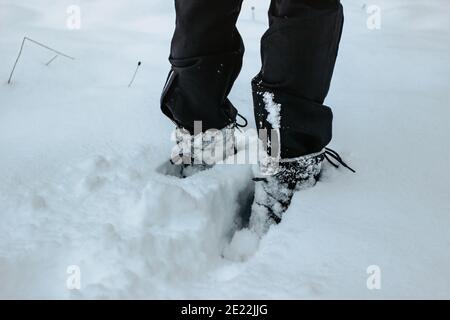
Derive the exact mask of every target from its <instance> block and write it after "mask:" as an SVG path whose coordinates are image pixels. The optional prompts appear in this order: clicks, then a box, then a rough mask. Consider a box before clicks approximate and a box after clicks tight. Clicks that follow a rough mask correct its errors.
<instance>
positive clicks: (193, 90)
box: [161, 0, 244, 177]
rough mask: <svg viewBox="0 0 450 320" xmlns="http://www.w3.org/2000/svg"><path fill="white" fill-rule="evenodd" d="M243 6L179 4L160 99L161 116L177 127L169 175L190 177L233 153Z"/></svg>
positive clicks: (232, 2) (219, 1)
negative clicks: (239, 22) (231, 96)
mask: <svg viewBox="0 0 450 320" xmlns="http://www.w3.org/2000/svg"><path fill="white" fill-rule="evenodd" d="M241 5H242V0H216V1H210V0H177V1H175V8H176V15H177V19H176V28H175V33H174V35H173V39H172V45H171V52H170V58H169V60H170V63H171V64H172V68H171V71H170V73H169V77H168V79H167V82H166V85H165V87H164V90H163V94H162V98H161V109H162V111H163V112H164V114H165V115H166V116H168V117H169V118H170V119H171V120H172V121H173V122H175V124H176V126H177V130H176V132H175V141H176V145H175V147H174V149H173V151H172V157H171V165H169V168H168V169H169V170H166V173H167V171H169V172H170V173H172V174H175V175H177V176H180V177H186V176H189V175H192V174H193V173H195V172H198V171H200V170H203V169H205V168H209V167H210V166H211V165H213V164H214V163H216V162H218V161H221V160H224V159H225V158H226V157H228V156H230V155H232V154H234V153H235V145H234V128H235V127H236V126H237V124H236V116H237V110H236V109H235V108H234V106H233V105H232V104H231V102H230V101H229V100H228V98H227V96H228V94H229V92H230V90H231V87H232V85H233V83H234V81H235V80H236V78H237V76H238V74H239V72H240V70H241V66H242V56H243V54H244V45H243V43H242V39H241V36H240V34H239V32H238V31H237V29H236V26H235V25H236V20H237V17H238V15H239V12H240V10H241ZM198 123H200V126H198ZM196 124H197V125H196ZM198 128H200V130H198ZM174 165H175V166H174ZM174 170H175V172H174Z"/></svg>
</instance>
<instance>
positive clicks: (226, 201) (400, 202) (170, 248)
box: [0, 0, 450, 299]
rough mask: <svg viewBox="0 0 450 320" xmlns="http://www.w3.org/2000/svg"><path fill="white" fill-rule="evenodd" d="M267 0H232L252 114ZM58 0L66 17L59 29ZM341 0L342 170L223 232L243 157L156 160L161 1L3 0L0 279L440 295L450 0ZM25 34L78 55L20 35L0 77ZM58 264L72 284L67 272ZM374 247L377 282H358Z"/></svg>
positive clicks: (31, 293) (164, 50) (243, 98)
mask: <svg viewBox="0 0 450 320" xmlns="http://www.w3.org/2000/svg"><path fill="white" fill-rule="evenodd" d="M267 2H268V1H262V0H253V1H252V0H246V1H244V6H243V10H242V14H241V18H240V20H239V28H240V30H241V32H242V35H243V37H244V40H245V42H246V47H247V51H246V55H245V61H244V68H243V70H242V73H241V76H240V77H239V79H238V80H237V82H236V85H235V87H234V89H233V91H232V93H231V100H232V101H233V102H234V103H235V105H236V106H238V108H239V110H240V112H241V113H242V114H243V115H244V116H246V117H247V118H249V119H252V113H253V111H252V102H251V101H252V99H251V92H250V79H251V78H252V77H253V76H254V75H256V74H257V72H258V69H259V67H260V58H259V39H260V37H261V35H262V34H263V32H264V31H265V29H266V25H267V24H266V14H265V12H266V10H267V6H268V3H267ZM73 4H76V5H79V6H80V7H81V10H82V28H81V30H68V29H67V28H66V19H67V14H66V9H67V7H68V6H69V5H73ZM343 4H344V6H345V13H346V27H345V30H344V35H343V38H342V45H341V50H340V56H339V60H338V64H337V67H336V72H335V77H334V80H333V84H332V88H331V92H330V95H329V98H328V100H327V103H328V104H329V105H331V106H333V110H334V113H335V131H334V140H333V144H332V145H333V147H334V148H335V149H337V150H338V151H340V153H341V155H342V156H343V158H344V159H345V160H347V161H348V162H349V164H350V165H351V166H352V167H355V169H357V174H355V175H354V174H351V173H347V171H345V170H334V169H333V168H330V167H327V168H325V172H324V178H323V181H322V182H320V183H319V184H318V185H317V186H316V187H315V188H313V189H309V190H304V191H301V192H299V193H297V194H296V195H295V196H294V199H293V204H292V206H291V208H290V209H289V210H288V212H287V213H286V215H285V219H284V221H283V222H282V224H280V225H279V226H276V227H274V228H272V229H271V230H270V231H269V233H268V234H267V235H266V236H265V237H264V238H263V239H262V240H261V241H260V242H259V243H258V242H255V239H254V238H253V237H252V236H251V235H250V234H249V233H248V231H246V230H245V229H244V230H242V231H238V233H237V235H236V236H234V238H233V241H232V242H231V244H229V242H230V240H231V239H232V236H233V232H234V231H236V230H237V229H238V228H239V225H240V224H239V221H237V220H236V216H239V215H240V214H243V213H244V212H245V211H246V210H245V209H246V208H247V207H248V201H251V194H252V188H253V185H252V183H251V177H252V168H250V167H249V166H242V165H240V166H230V165H222V166H220V165H219V166H216V167H215V168H213V169H211V170H208V171H206V172H202V173H199V174H197V175H194V176H192V177H190V178H188V179H185V180H180V179H177V178H176V177H171V176H166V175H162V174H161V173H159V172H158V170H157V168H158V167H159V166H160V165H161V163H163V161H164V160H166V159H168V157H169V156H170V151H171V149H172V146H173V142H172V141H170V134H171V131H172V129H173V126H172V124H171V122H170V121H167V120H166V119H164V118H163V116H162V115H161V114H160V111H159V96H160V92H161V89H162V87H163V85H164V81H165V79H166V76H167V72H168V68H169V65H168V63H167V56H168V46H169V43H170V38H171V34H172V32H173V23H174V13H173V4H172V2H171V1H166V0H131V1H130V0H128V1H124V0H123V1H118V0H116V1H107V0H95V1H87V0H70V1H67V0H61V1H58V2H55V1H50V0H39V1H32V0H20V1H17V0H14V1H13V0H0V48H1V50H0V61H2V63H1V64H0V79H1V84H0V297H1V298H288V299H297V298H306V299H322V298H364V299H379V298H450V250H449V249H450V232H449V229H450V197H449V191H450V170H449V169H448V164H449V162H450V149H449V147H448V141H449V137H450V136H449V124H450V123H449V117H450V110H449V99H450V90H449V89H450V88H449V84H450V54H449V52H450V41H449V40H450V24H449V20H448V12H449V10H450V2H449V1H447V0H433V1H427V0H376V1H374V2H373V3H365V2H364V1H361V0H344V1H343ZM365 4H367V5H369V4H376V5H379V6H380V7H381V9H382V11H381V13H382V15H381V18H382V24H381V29H380V30H369V29H368V28H367V27H366V20H367V17H368V14H367V13H366V8H367V5H366V6H364V5H365ZM251 6H255V7H256V12H255V16H256V20H255V21H253V20H252V14H251V9H250V8H251ZM24 36H28V37H30V38H32V39H35V40H37V41H41V42H43V43H45V44H47V45H49V46H51V47H54V48H55V49H58V50H61V51H63V52H64V53H67V54H69V55H72V56H74V57H75V58H76V59H75V60H74V61H71V60H68V59H64V58H61V57H59V58H57V59H56V60H55V61H53V62H52V63H51V64H50V65H49V66H46V65H45V63H46V62H47V61H49V60H50V59H51V58H52V57H53V54H51V53H50V52H48V51H47V50H45V49H43V48H40V47H38V46H35V45H33V44H30V43H28V44H26V45H25V49H24V52H23V55H22V57H21V60H20V62H19V65H18V68H17V70H16V73H15V75H14V78H13V85H11V86H10V85H7V84H6V81H7V79H8V77H9V73H10V70H11V68H12V65H13V63H14V60H15V58H16V56H17V53H18V50H19V46H20V43H21V41H22V38H23V37H24ZM139 60H142V66H141V68H140V70H139V72H138V74H137V76H136V79H135V82H134V85H133V86H132V87H131V88H128V87H127V85H128V83H129V81H130V79H131V77H132V75H133V72H134V70H135V67H136V63H137V61H139ZM252 126H253V127H254V124H252ZM240 212H241V213H240ZM71 265H76V266H79V268H80V271H81V290H68V288H67V286H66V280H67V278H68V277H69V275H68V274H67V272H66V271H67V268H68V266H71ZM371 265H377V266H379V267H380V270H381V285H382V287H381V290H368V288H367V286H366V281H367V278H368V276H369V275H368V274H367V272H366V270H367V268H368V267H369V266H371Z"/></svg>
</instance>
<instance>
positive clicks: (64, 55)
mask: <svg viewBox="0 0 450 320" xmlns="http://www.w3.org/2000/svg"><path fill="white" fill-rule="evenodd" d="M27 40H28V41H30V42H32V43H34V44H36V45H38V46H41V47H43V48H44V49H47V50H50V51H52V52H54V53H56V54H57V56H62V57H65V58H67V59H71V60H75V58H74V57H71V56H69V55H67V54H65V53H62V52H61V51H58V50H55V49H53V48H51V47H49V46H46V45H45V44H42V43H40V42H38V41H36V40H33V39H30V38H28V37H24V38H23V40H22V45H21V46H20V50H19V54H18V55H17V58H16V61H15V62H14V66H13V68H12V70H11V74H10V75H9V79H8V84H11V79H12V77H13V75H14V71H15V70H16V66H17V63H18V62H19V59H20V57H21V55H22V51H23V47H24V46H25V41H27ZM57 56H56V57H57ZM56 57H54V58H53V59H52V60H50V61H49V62H48V64H50V63H51V62H52V61H53V60H54V59H56ZM48 64H47V65H48Z"/></svg>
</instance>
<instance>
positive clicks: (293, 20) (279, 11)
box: [250, 0, 345, 235]
mask: <svg viewBox="0 0 450 320" xmlns="http://www.w3.org/2000/svg"><path fill="white" fill-rule="evenodd" d="M343 21H344V20H343V9H342V6H341V4H340V1H339V0H272V3H271V6H270V10H269V24H270V27H269V30H267V32H266V33H265V34H264V36H263V38H262V40H261V55H262V68H261V72H260V73H259V74H258V75H257V76H256V77H255V78H254V79H253V81H252V89H253V99H254V107H255V118H256V124H257V126H258V128H259V129H265V130H267V132H274V131H275V132H276V134H275V135H274V134H272V135H267V139H268V141H267V145H268V146H269V148H268V149H269V150H268V151H269V152H270V156H271V157H273V156H274V152H273V150H272V149H273V148H274V146H275V145H277V146H278V151H276V152H275V156H276V157H277V158H278V159H280V161H281V163H280V164H279V167H278V168H277V169H278V171H277V173H276V174H274V175H271V176H267V177H264V178H262V179H256V180H257V181H256V187H255V200H254V203H253V206H252V216H251V219H250V227H251V228H252V229H253V230H254V231H255V232H256V233H257V234H259V235H262V234H264V233H265V232H266V231H267V229H268V228H269V227H270V225H271V224H275V223H279V222H280V221H281V218H282V215H283V213H284V212H285V211H286V210H287V208H288V207H289V205H290V203H291V199H292V197H293V195H294V192H295V191H296V190H299V189H302V188H305V187H310V186H313V185H314V184H315V183H316V181H317V179H318V177H319V175H320V172H321V169H322V162H323V160H324V159H326V158H327V157H328V156H327V153H329V154H333V155H334V154H335V153H334V152H332V151H330V150H328V151H326V150H325V149H324V148H325V146H326V145H327V144H328V143H329V142H330V141H331V136H332V119H333V114H332V111H331V109H330V108H329V107H328V106H325V105H324V104H323V103H324V100H325V97H326V95H327V94H328V90H329V87H330V82H331V77H332V74H333V69H334V65H335V61H336V57H337V52H338V46H339V42H340V37H341V33H342V26H343ZM274 137H276V138H277V141H274ZM337 157H339V156H338V155H337ZM339 159H340V157H339ZM342 164H344V163H343V162H342ZM344 165H345V164H344Z"/></svg>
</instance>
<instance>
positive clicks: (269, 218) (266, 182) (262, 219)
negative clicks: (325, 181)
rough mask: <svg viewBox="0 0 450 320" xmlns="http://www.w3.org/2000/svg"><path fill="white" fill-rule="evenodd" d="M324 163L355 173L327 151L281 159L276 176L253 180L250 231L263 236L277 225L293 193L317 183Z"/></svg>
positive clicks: (331, 151)
mask: <svg viewBox="0 0 450 320" xmlns="http://www.w3.org/2000/svg"><path fill="white" fill-rule="evenodd" d="M331 158H332V159H334V160H332V159H331ZM324 160H328V162H329V163H330V164H331V165H333V166H334V167H338V166H339V164H341V165H343V166H344V167H346V168H347V169H349V170H350V171H352V172H355V171H354V170H353V169H352V168H350V167H349V166H348V165H347V164H345V162H344V161H343V160H342V159H341V157H340V156H339V155H338V154H337V153H336V152H335V151H333V150H331V149H328V148H326V149H324V150H323V151H321V152H319V153H315V154H310V155H306V156H302V157H299V158H295V159H287V160H281V162H280V164H279V167H278V173H277V174H275V175H273V176H268V177H264V178H256V179H255V181H256V186H255V200H254V202H253V206H252V215H251V218H250V229H251V230H253V231H254V232H255V233H256V234H258V235H259V236H262V235H264V234H265V233H266V232H267V231H268V229H269V228H270V226H271V225H273V224H278V223H280V222H281V219H282V217H283V214H284V213H285V212H286V210H287V209H288V207H289V205H290V204H291V200H292V197H293V195H294V193H295V192H296V191H298V190H302V189H305V188H309V187H312V186H314V185H315V184H316V183H317V181H318V180H319V177H320V173H321V171H322V164H323V161H324ZM335 161H336V162H338V163H336V162H335Z"/></svg>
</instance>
